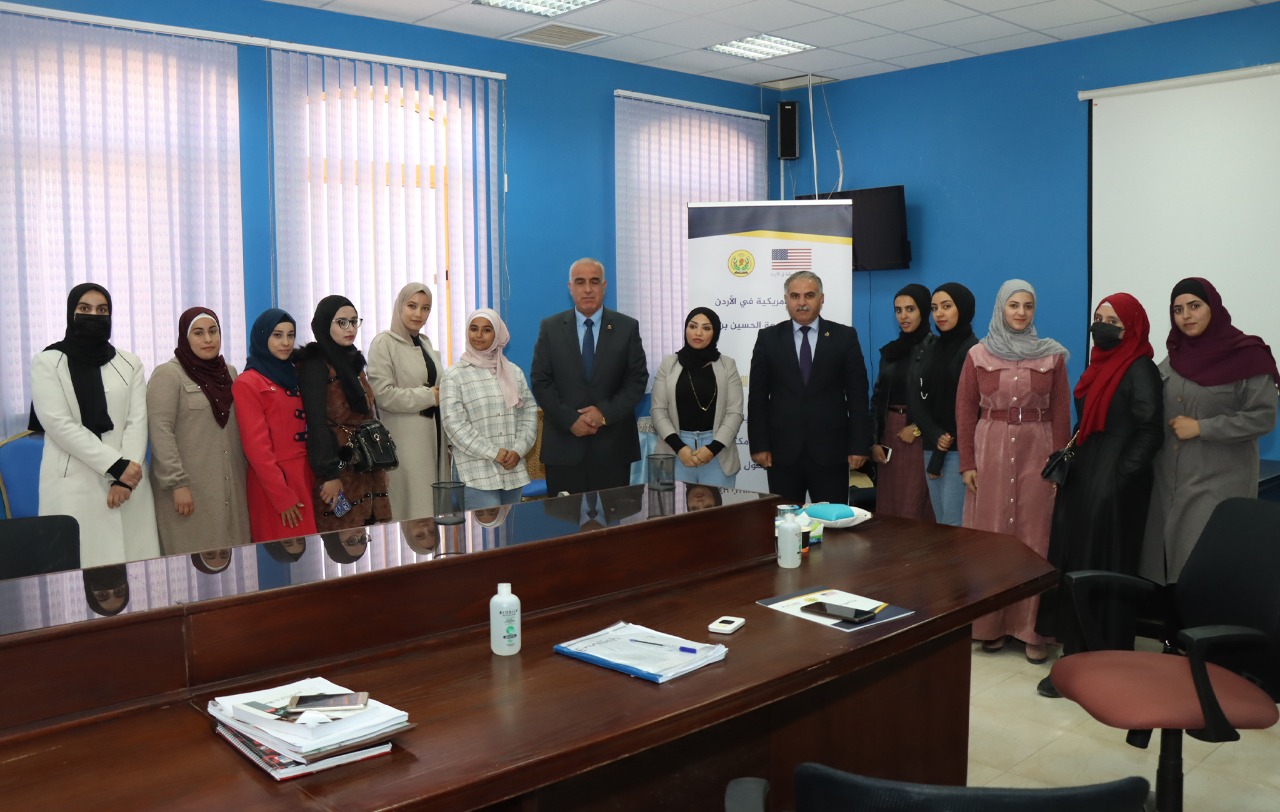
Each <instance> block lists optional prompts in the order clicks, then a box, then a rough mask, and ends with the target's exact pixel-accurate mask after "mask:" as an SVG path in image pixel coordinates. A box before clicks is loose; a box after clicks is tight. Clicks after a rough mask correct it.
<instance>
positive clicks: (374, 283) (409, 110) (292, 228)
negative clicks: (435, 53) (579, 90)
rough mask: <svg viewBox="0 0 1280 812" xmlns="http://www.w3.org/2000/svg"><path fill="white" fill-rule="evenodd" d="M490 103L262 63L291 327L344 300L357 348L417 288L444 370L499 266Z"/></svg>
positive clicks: (288, 56)
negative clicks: (357, 325)
mask: <svg viewBox="0 0 1280 812" xmlns="http://www.w3.org/2000/svg"><path fill="white" fill-rule="evenodd" d="M501 91H502V82H501V81H499V80H496V79H484V78H478V77H472V76H460V75H457V74H452V73H443V72H440V71H430V70H422V69H415V68H409V67H400V66H395V65H385V64H379V63H373V62H367V61H356V60H349V59H338V58H333V57H320V56H314V55H306V54H297V53H289V52H284V51H273V52H272V55H271V103H272V121H271V126H272V151H273V163H274V179H273V181H274V182H273V197H274V204H275V273H276V283H277V285H278V301H279V302H280V306H281V307H282V308H284V309H285V310H287V311H288V312H290V313H291V314H293V316H294V317H295V318H296V319H297V320H298V322H299V324H300V325H306V324H308V323H309V322H310V320H311V314H312V313H313V312H314V310H315V305H316V303H317V302H318V301H319V300H320V299H321V298H323V297H324V296H327V295H329V294H334V293H338V294H342V295H344V296H346V297H347V298H349V299H350V300H351V301H352V302H353V303H354V304H355V306H356V309H357V310H359V312H360V315H361V317H362V318H364V319H366V327H365V328H364V336H363V337H362V338H361V339H360V341H359V343H360V344H361V345H362V346H368V342H369V341H370V340H372V337H373V336H374V335H375V334H376V333H377V332H378V331H379V330H385V329H388V328H389V327H390V318H391V308H392V307H393V306H394V303H395V297H396V294H397V293H398V292H399V291H400V288H402V287H403V286H404V285H405V284H407V283H409V282H411V281H417V282H422V283H423V284H425V285H426V286H427V287H429V288H431V289H432V293H433V297H432V303H433V307H432V311H431V318H430V320H429V321H428V322H427V325H426V327H425V329H424V332H425V333H426V334H427V335H428V336H430V338H431V340H432V342H433V343H434V344H435V346H436V348H437V349H439V350H440V352H441V355H442V356H444V357H446V358H448V359H450V360H453V359H455V358H456V357H457V356H458V355H460V354H461V352H462V350H463V347H464V345H463V335H464V334H465V331H466V324H465V320H466V315H467V313H468V312H469V311H470V310H471V309H473V308H475V307H478V306H481V305H486V306H487V305H488V303H489V298H490V293H489V291H490V287H491V285H492V277H493V271H494V268H495V266H496V263H497V257H498V255H499V250H498V229H497V224H498V223H499V217H498V206H499V195H498V186H497V184H498V182H499V178H500V176H501V173H500V171H499V169H498V149H497V126H496V122H497V121H498V117H499V95H500V93H501ZM300 332H302V333H307V332H309V330H307V329H306V328H305V327H304V328H303V329H302V330H301V331H300Z"/></svg>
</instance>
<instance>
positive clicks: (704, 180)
mask: <svg viewBox="0 0 1280 812" xmlns="http://www.w3.org/2000/svg"><path fill="white" fill-rule="evenodd" d="M767 126H768V125H767V122H766V121H765V120H762V119H756V118H748V117H745V116H736V115H733V114H731V113H720V112H712V111H708V110H703V109H695V108H691V107H684V106H679V105H676V104H664V103H661V102H654V101H645V100H640V99H633V98H626V97H622V96H619V97H616V98H615V99H614V133H615V135H614V173H615V185H614V188H615V195H616V197H615V208H616V217H617V232H618V247H617V263H618V268H617V272H616V273H615V274H614V278H615V279H616V283H617V290H618V309H620V310H621V311H623V312H624V313H627V314H628V315H630V316H632V317H634V318H636V319H637V320H639V322H640V334H641V335H642V336H643V337H644V344H645V354H646V355H647V357H648V361H649V374H650V376H652V375H653V374H654V372H656V371H657V368H658V365H659V364H660V363H661V362H662V359H663V358H664V357H665V356H667V355H670V354H671V353H673V352H675V351H676V350H678V349H680V347H681V346H682V345H683V344H684V317H685V313H686V312H687V308H686V304H687V305H688V306H689V307H694V306H698V305H709V304H710V303H709V302H688V303H686V301H685V290H686V280H687V277H688V273H687V271H688V237H689V219H688V215H687V206H688V204H689V203H715V202H734V201H740V200H764V199H765V197H766V196H767V194H768V179H767V177H766V174H765V173H766V171H767V168H766V157H767V155H766V153H767V149H768V145H767V141H768V132H767Z"/></svg>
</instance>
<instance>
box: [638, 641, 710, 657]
mask: <svg viewBox="0 0 1280 812" xmlns="http://www.w3.org/2000/svg"><path fill="white" fill-rule="evenodd" d="M631 642H632V643H643V644H644V645H646V646H657V647H658V648H674V649H679V650H680V651H683V652H684V653H685V654H697V653H698V650H697V649H696V648H694V647H693V646H676V645H672V644H670V643H655V642H654V641H652V640H637V639H635V638H634V637H633V638H632V639H631Z"/></svg>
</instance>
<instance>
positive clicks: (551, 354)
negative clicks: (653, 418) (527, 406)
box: [529, 308, 649, 465]
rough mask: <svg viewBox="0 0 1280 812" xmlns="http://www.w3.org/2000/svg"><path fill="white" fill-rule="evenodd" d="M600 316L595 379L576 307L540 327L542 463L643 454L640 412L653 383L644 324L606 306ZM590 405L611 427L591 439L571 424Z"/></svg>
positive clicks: (537, 383)
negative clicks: (585, 359)
mask: <svg viewBox="0 0 1280 812" xmlns="http://www.w3.org/2000/svg"><path fill="white" fill-rule="evenodd" d="M595 320H596V321H597V322H598V324H597V325H596V327H595V329H596V330H597V333H596V335H597V336H598V338H597V340H596V357H595V363H594V364H593V366H592V370H591V380H589V381H588V380H587V377H586V375H585V374H584V373H583V371H582V348H581V347H580V346H579V345H578V326H577V322H576V320H575V319H574V315H573V311H572V310H566V311H564V312H563V313H557V314H556V315H554V316H548V317H547V318H545V319H543V320H542V324H541V326H540V327H539V328H538V343H537V344H535V345H534V347H533V364H532V365H531V367H530V375H529V388H530V389H531V390H532V391H533V396H534V398H535V399H537V401H538V405H539V406H541V407H542V412H543V423H542V462H543V463H544V464H546V465H574V464H576V463H579V462H582V461H583V460H585V459H588V458H589V459H592V460H595V461H598V462H634V461H635V460H638V459H640V435H639V433H638V432H637V430H636V416H635V412H636V405H637V404H638V403H639V402H640V399H641V398H643V397H644V390H645V386H646V385H647V384H648V383H649V369H648V367H647V366H646V363H645V357H644V345H643V344H641V342H640V325H639V324H637V323H636V320H635V319H633V318H631V317H630V316H624V315H623V314H621V313H618V312H617V311H614V310H607V309H605V308H601V309H600V310H599V312H598V313H597V314H596V316H595ZM584 406H595V407H596V408H598V409H599V410H600V412H601V414H603V415H604V420H605V425H604V426H602V427H601V428H600V430H599V431H598V432H596V433H595V434H594V435H592V436H591V437H574V436H573V434H572V433H571V432H570V431H569V427H570V426H572V425H573V424H574V421H576V420H577V419H578V409H581V408H583V407H584Z"/></svg>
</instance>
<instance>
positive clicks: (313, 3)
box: [267, 0, 333, 8]
mask: <svg viewBox="0 0 1280 812" xmlns="http://www.w3.org/2000/svg"><path fill="white" fill-rule="evenodd" d="M267 1H268V2H270V3H283V4H284V5H286V6H307V7H308V8H320V7H321V6H323V5H324V4H325V3H331V2H333V0H267Z"/></svg>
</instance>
